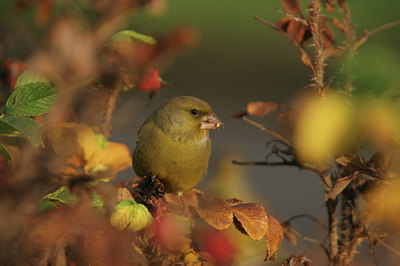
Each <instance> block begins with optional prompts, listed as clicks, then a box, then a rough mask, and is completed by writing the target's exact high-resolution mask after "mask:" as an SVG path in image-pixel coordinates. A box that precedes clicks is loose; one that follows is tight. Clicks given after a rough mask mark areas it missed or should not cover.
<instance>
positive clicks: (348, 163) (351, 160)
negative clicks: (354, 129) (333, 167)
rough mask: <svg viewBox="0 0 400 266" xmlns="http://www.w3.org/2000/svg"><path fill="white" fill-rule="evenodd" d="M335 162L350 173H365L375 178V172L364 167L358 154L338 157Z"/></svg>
mask: <svg viewBox="0 0 400 266" xmlns="http://www.w3.org/2000/svg"><path fill="white" fill-rule="evenodd" d="M336 162H337V163H338V164H340V165H342V166H344V167H345V168H346V169H347V170H349V171H351V172H365V173H366V174H368V175H370V176H373V177H376V176H377V175H376V173H375V171H373V170H372V169H370V168H369V167H368V166H366V165H365V163H364V161H363V159H362V158H361V156H360V155H358V154H347V155H343V156H340V157H339V158H337V159H336Z"/></svg>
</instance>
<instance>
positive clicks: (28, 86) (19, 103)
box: [5, 81, 56, 116]
mask: <svg viewBox="0 0 400 266" xmlns="http://www.w3.org/2000/svg"><path fill="white" fill-rule="evenodd" d="M20 83H24V82H23V81H21V82H20ZM55 100H56V90H55V89H54V88H53V86H52V85H51V84H50V83H42V82H38V83H25V84H23V85H21V86H20V87H18V88H16V89H15V90H14V91H13V93H12V94H11V95H10V97H9V98H8V100H7V102H6V107H5V113H6V114H12V115H21V116H35V115H41V114H44V113H46V112H47V111H49V110H50V108H51V107H52V106H53V104H54V102H55Z"/></svg>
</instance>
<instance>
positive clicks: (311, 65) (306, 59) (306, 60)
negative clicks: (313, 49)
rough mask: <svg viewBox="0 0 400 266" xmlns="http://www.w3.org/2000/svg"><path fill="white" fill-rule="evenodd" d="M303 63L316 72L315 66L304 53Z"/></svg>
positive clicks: (302, 56)
mask: <svg viewBox="0 0 400 266" xmlns="http://www.w3.org/2000/svg"><path fill="white" fill-rule="evenodd" d="M301 61H302V62H303V64H305V65H306V66H308V67H309V68H311V70H312V71H314V66H313V64H312V62H311V61H310V58H309V57H308V56H307V55H306V54H304V53H303V54H302V55H301Z"/></svg>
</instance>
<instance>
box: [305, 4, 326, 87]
mask: <svg viewBox="0 0 400 266" xmlns="http://www.w3.org/2000/svg"><path fill="white" fill-rule="evenodd" d="M309 11H310V19H311V33H312V38H313V42H314V50H315V55H314V64H313V65H314V68H315V71H314V77H313V80H314V87H315V88H316V89H317V91H318V94H319V95H323V94H324V93H325V90H326V87H325V85H324V67H325V51H324V46H323V43H322V40H323V39H322V32H321V28H320V25H319V23H320V17H321V16H320V13H321V2H320V0H312V2H311V8H310V10H309Z"/></svg>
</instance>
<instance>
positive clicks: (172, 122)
mask: <svg viewBox="0 0 400 266" xmlns="http://www.w3.org/2000/svg"><path fill="white" fill-rule="evenodd" d="M157 113H158V114H156V122H157V124H162V125H161V127H162V128H163V130H164V131H166V132H172V133H173V134H181V135H186V134H197V133H201V132H203V134H205V131H208V130H210V129H220V128H222V127H223V124H222V122H221V121H220V120H219V119H218V117H217V115H216V114H215V113H213V112H212V109H211V107H210V105H209V104H208V103H206V102H205V101H203V100H200V99H198V98H195V97H191V96H178V97H174V98H171V99H170V100H169V101H167V102H166V103H165V104H164V105H163V106H162V107H161V108H160V109H159V110H158V111H157Z"/></svg>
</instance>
